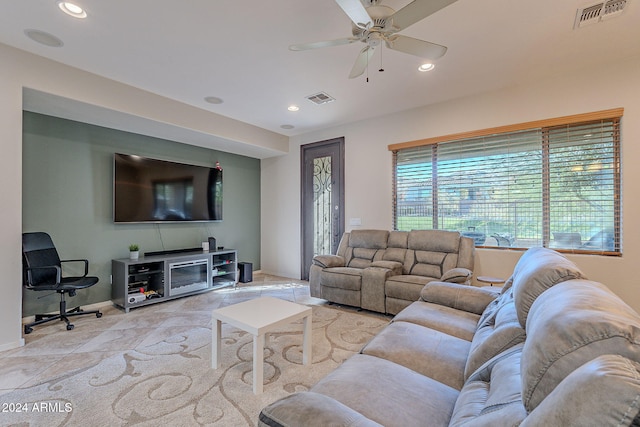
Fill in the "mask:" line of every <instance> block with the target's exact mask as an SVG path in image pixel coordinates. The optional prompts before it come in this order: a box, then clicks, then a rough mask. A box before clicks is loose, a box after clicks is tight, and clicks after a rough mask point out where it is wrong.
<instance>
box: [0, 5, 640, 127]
mask: <svg viewBox="0 0 640 427" xmlns="http://www.w3.org/2000/svg"><path fill="white" fill-rule="evenodd" d="M639 2H640V0H629V1H628V4H627V6H626V10H625V12H624V13H623V14H622V15H620V16H619V17H616V18H613V19H610V20H607V21H603V22H601V23H598V24H595V25H591V26H588V27H584V28H580V29H577V30H574V29H573V26H574V20H575V16H576V10H577V9H578V8H579V7H581V6H584V5H586V4H590V3H593V2H587V3H585V2H584V1H582V0H518V1H516V0H483V1H478V0H458V1H457V2H455V3H453V4H452V5H450V6H448V7H446V8H445V9H442V10H440V11H438V12H436V13H435V14H433V15H431V16H430V17H428V18H426V19H424V20H423V21H421V22H418V23H417V24H415V25H413V26H411V27H409V28H407V29H406V30H404V31H402V32H401V34H404V35H408V36H412V37H416V38H420V39H424V40H428V41H432V42H435V43H438V44H443V45H445V46H447V47H448V48H449V50H448V52H447V54H446V55H445V56H444V57H442V58H441V59H439V60H438V61H437V63H436V69H435V70H434V71H431V72H428V73H419V72H418V71H417V67H418V65H419V64H420V63H421V62H422V61H421V59H420V58H417V57H413V56H410V55H406V54H403V53H398V52H394V51H391V50H388V49H386V48H385V49H382V58H381V56H380V50H381V49H380V48H378V50H377V52H376V54H375V56H374V57H373V59H372V60H371V63H370V67H369V71H368V77H369V81H368V82H367V81H366V76H361V77H360V78H357V79H352V80H350V79H348V78H347V76H348V74H349V71H350V70H351V67H352V65H353V61H354V60H355V58H356V55H357V54H358V52H359V51H360V49H361V48H362V47H363V45H362V44H361V43H355V44H351V45H344V46H336V47H329V48H324V49H317V50H312V51H303V52H293V51H290V50H289V49H288V46H289V45H290V44H293V43H304V42H312V41H320V40H330V39H337V38H342V37H347V36H350V35H351V23H350V21H349V19H348V17H347V16H346V15H345V14H344V13H343V11H342V10H341V9H340V7H339V6H338V5H337V4H336V2H335V1H334V0H313V1H312V0H278V1H253V0H249V1H238V0H215V1H213V0H189V1H180V2H178V1H175V0H172V1H170V0H135V1H123V0H110V1H105V0H77V1H76V3H77V4H79V5H81V6H83V7H84V8H85V9H86V11H87V13H88V17H87V18H86V19H84V20H79V19H75V18H71V17H69V16H67V15H65V14H63V13H62V12H60V10H59V9H58V7H57V4H56V1H55V0H28V1H26V0H22V1H15V0H14V1H8V0H0V5H1V6H2V10H1V11H0V42H1V43H4V44H7V45H10V46H14V47H16V48H19V49H22V50H25V51H28V52H31V53H34V54H37V55H41V56H44V57H47V58H50V59H52V60H55V61H58V62H61V63H64V64H67V65H70V66H73V67H76V68H80V69H82V70H86V71H89V72H92V73H95V74H98V75H101V76H104V77H107V78H110V79H114V80H117V81H120V82H122V83H125V84H128V85H131V86H135V87H138V88H141V89H144V90H147V91H150V92H153V93H156V94H159V95H162V96H165V97H168V98H171V99H175V100H178V101H181V102H183V103H186V104H189V105H193V106H195V107H198V108H202V109H204V110H208V111H211V112H214V113H217V114H221V115H223V116H227V117H231V118H234V119H237V120H240V121H243V122H246V123H250V124H253V125H255V126H258V127H261V128H264V129H267V130H270V131H273V132H277V133H280V134H283V135H286V136H291V135H296V134H300V133H304V132H309V131H313V130H317V129H321V128H326V127H330V126H334V125H339V124H344V123H349V122H354V121H358V120H362V119H367V118H371V117H376V116H380V115H385V114H389V113H393V112H398V111H402V110H406V109H410V108H414V107H418V106H422V105H426V104H431V103H437V102H442V101H445V100H449V99H454V98H459V97H464V96H468V95H471V94H475V93H480V92H486V91H491V90H495V89H498V88H502V87H506V86H511V85H518V84H522V83H524V82H527V81H531V80H537V79H541V78H544V77H546V76H550V75H554V74H559V73H568V72H571V71H572V70H578V69H581V68H583V67H594V66H597V65H598V64H600V63H603V62H607V61H618V60H622V59H624V58H627V57H634V56H638V55H640V5H639V4H638V3H639ZM407 3H409V0H383V2H382V4H386V5H388V6H391V7H393V8H394V9H396V10H397V9H399V8H401V7H403V6H404V5H406V4H407ZM25 29H38V30H41V31H45V32H48V33H50V34H53V35H55V36H57V37H58V38H60V39H61V40H62V41H63V42H64V46H63V47H58V48H56V47H47V46H43V45H41V44H38V43H36V42H34V41H33V40H31V39H29V38H27V37H26V36H25V34H24V30H25ZM381 61H382V68H384V72H379V71H378V69H379V68H381ZM605 80H606V76H603V81H605ZM601 83H603V82H594V84H601ZM320 91H324V92H326V93H328V94H329V95H331V96H332V97H334V98H335V99H336V101H335V102H332V103H330V104H325V105H315V104H312V103H311V102H310V101H308V100H306V99H305V97H306V96H308V95H311V94H314V93H317V92H320ZM206 96H216V97H219V98H222V99H223V100H224V103H223V104H220V105H212V104H208V103H206V102H205V101H204V97H206ZM290 104H297V105H299V106H300V110H299V111H298V112H295V113H292V112H289V111H287V106H288V105H290ZM281 125H293V126H294V128H293V129H291V130H285V129H282V128H281Z"/></svg>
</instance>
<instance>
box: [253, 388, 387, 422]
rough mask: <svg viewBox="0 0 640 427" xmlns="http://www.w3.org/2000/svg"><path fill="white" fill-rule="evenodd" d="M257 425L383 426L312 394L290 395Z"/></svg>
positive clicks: (268, 410)
mask: <svg viewBox="0 0 640 427" xmlns="http://www.w3.org/2000/svg"><path fill="white" fill-rule="evenodd" d="M258 426H260V427H273V426H279V427H294V426H300V427H315V426H318V427H325V426H350V427H381V426H380V424H378V423H376V422H375V421H372V420H370V419H369V418H366V417H365V416H364V415H362V414H360V413H359V412H356V411H354V410H353V409H351V408H349V407H348V406H346V405H344V404H342V403H340V402H338V401H337V400H335V399H333V398H331V397H329V396H325V395H324V394H319V393H313V392H310V391H305V392H299V393H294V394H291V395H289V396H287V397H284V398H282V399H280V400H278V401H276V402H274V403H272V404H271V405H269V406H267V407H266V408H264V409H263V410H262V411H261V412H260V416H259V423H258Z"/></svg>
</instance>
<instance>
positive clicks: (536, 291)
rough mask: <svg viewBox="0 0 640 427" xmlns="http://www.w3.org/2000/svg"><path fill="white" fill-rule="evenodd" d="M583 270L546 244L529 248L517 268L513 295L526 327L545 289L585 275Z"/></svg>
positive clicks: (582, 277) (514, 272) (519, 316)
mask: <svg viewBox="0 0 640 427" xmlns="http://www.w3.org/2000/svg"><path fill="white" fill-rule="evenodd" d="M584 278H585V276H584V274H582V271H580V269H579V268H578V267H577V266H576V265H575V264H574V263H573V262H571V261H569V260H568V259H567V258H566V257H564V256H563V255H561V254H560V253H558V252H556V251H554V250H552V249H546V248H531V249H529V250H527V251H526V252H525V253H524V254H523V255H522V257H521V258H520V260H519V261H518V263H517V264H516V267H515V268H514V271H513V285H512V287H513V296H514V298H515V303H516V310H517V313H518V320H519V321H520V324H521V325H522V327H523V328H524V326H525V324H526V322H527V315H528V313H529V309H530V308H531V304H533V302H534V301H535V300H536V298H538V296H539V295H540V294H542V293H543V292H544V291H545V290H547V289H549V288H550V287H552V286H554V285H556V284H557V283H560V282H564V281H566V280H571V279H584Z"/></svg>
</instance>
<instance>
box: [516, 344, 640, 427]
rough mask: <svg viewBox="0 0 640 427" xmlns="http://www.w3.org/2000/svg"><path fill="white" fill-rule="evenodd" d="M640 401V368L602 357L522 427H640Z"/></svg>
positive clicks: (557, 390)
mask: <svg viewBox="0 0 640 427" xmlns="http://www.w3.org/2000/svg"><path fill="white" fill-rule="evenodd" d="M639 397H640V364H638V363H636V362H632V361H631V360H629V359H627V358H624V357H622V356H619V355H613V354H608V355H604V356H599V357H597V358H595V359H593V360H592V361H590V362H587V363H585V364H584V365H582V366H580V367H579V368H578V369H576V370H575V371H573V372H572V373H571V374H569V375H568V376H567V377H566V378H565V379H564V380H562V382H561V383H560V384H558V386H557V387H556V388H555V389H554V390H553V391H552V392H551V393H550V394H549V396H548V397H547V398H546V399H544V400H543V401H542V403H540V405H539V406H538V407H537V408H536V409H534V410H533V411H532V412H531V413H530V414H529V416H528V417H527V418H526V419H525V420H524V422H523V423H522V424H520V426H521V427H534V426H550V427H562V426H569V425H575V426H631V425H633V426H637V425H639V424H640V417H639V414H638V409H639V406H638V399H639Z"/></svg>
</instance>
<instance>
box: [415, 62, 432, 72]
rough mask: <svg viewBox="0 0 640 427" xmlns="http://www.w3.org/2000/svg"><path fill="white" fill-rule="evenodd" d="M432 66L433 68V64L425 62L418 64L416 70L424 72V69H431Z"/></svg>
mask: <svg viewBox="0 0 640 427" xmlns="http://www.w3.org/2000/svg"><path fill="white" fill-rule="evenodd" d="M434 68H435V65H433V64H429V63H426V64H422V65H420V66H419V67H418V71H421V72H423V73H424V72H426V71H431V70H433V69H434Z"/></svg>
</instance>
